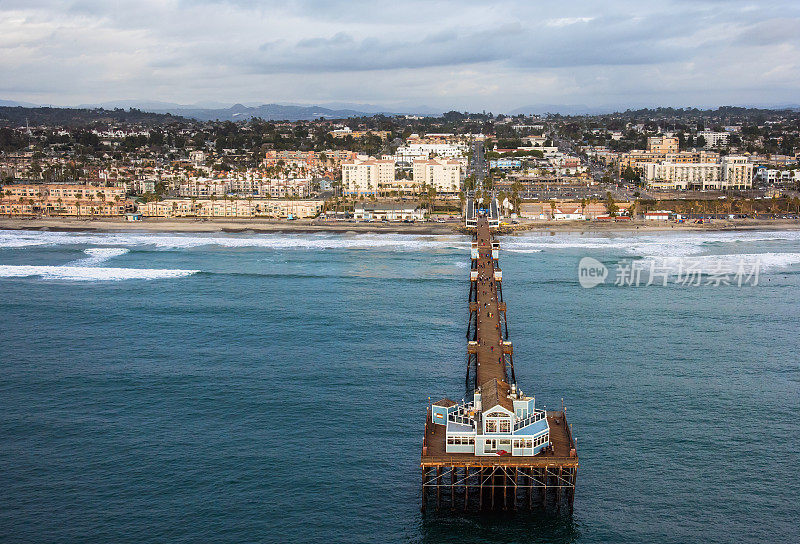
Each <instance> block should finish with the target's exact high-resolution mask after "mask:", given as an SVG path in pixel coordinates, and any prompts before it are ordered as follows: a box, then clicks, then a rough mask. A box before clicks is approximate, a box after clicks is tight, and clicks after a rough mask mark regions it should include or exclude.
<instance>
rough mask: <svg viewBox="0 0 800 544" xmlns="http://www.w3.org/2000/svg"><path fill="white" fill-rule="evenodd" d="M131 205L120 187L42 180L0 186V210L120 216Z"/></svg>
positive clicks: (30, 213)
mask: <svg viewBox="0 0 800 544" xmlns="http://www.w3.org/2000/svg"><path fill="white" fill-rule="evenodd" d="M132 209H133V203H132V202H130V201H128V200H126V199H125V189H124V188H122V187H97V186H94V185H80V184H65V183H42V184H20V185H3V186H2V187H0V214H3V215H65V216H84V215H85V216H121V215H124V214H125V212H126V211H130V210H132Z"/></svg>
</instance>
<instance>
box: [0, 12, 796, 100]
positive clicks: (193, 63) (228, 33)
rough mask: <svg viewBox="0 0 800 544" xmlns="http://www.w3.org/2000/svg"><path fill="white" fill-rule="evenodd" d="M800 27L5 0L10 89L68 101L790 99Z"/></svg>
mask: <svg viewBox="0 0 800 544" xmlns="http://www.w3.org/2000/svg"><path fill="white" fill-rule="evenodd" d="M798 30H800V5H798V3H797V2H795V1H793V0H782V1H777V0H776V1H772V0H759V2H757V3H756V2H754V1H753V2H748V1H740V0H692V1H689V0H664V1H663V2H659V3H657V4H656V5H645V4H644V3H642V2H635V1H633V0H609V1H608V2H604V3H598V2H595V1H589V0H583V1H567V2H561V3H552V2H544V1H542V0H527V1H526V0H505V1H501V2H493V3H487V2H485V1H477V0H459V1H455V0H452V1H424V2H423V1H419V0H408V1H407V2H402V3H400V2H396V1H392V2H385V1H374V0H373V1H366V0H351V1H343V0H328V1H323V0H288V1H281V2H273V1H267V2H259V1H256V0H168V1H161V0H139V1H136V2H133V1H118V2H107V1H105V0H102V1H101V0H75V1H72V2H61V1H55V0H43V1H36V0H33V1H31V0H24V1H23V0H5V1H4V2H3V3H2V5H0V73H3V75H4V77H3V78H2V79H3V80H4V81H3V82H2V83H0V91H2V93H4V96H2V98H11V99H18V100H27V101H33V102H37V101H38V102H43V101H44V102H49V103H61V104H70V103H79V102H92V101H102V100H113V99H121V98H137V99H157V100H165V101H175V102H195V101H200V100H222V101H228V102H236V101H243V102H244V101H260V102H270V101H284V102H326V101H349V102H357V101H364V102H371V103H383V104H387V105H392V104H403V103H405V104H430V105H434V106H439V107H454V108H459V109H462V108H472V109H484V108H487V109H495V110H497V109H503V108H506V109H510V108H513V107H516V106H519V105H522V104H528V103H536V102H546V103H553V102H568V103H586V104H606V103H620V102H621V101H627V100H632V98H631V97H634V98H635V99H636V100H637V101H638V102H640V103H644V102H646V103H669V104H679V103H676V102H675V100H680V101H682V103H686V104H693V103H700V102H702V103H705V104H708V103H709V101H711V102H719V103H722V102H728V103H744V102H750V103H753V102H764V103H766V102H775V101H777V102H781V101H784V102H785V101H792V100H794V101H796V99H795V98H794V97H795V96H797V95H798V94H797V91H798V88H799V87H800V61H799V60H798V59H800V39H798V36H800V32H798ZM754 81H755V82H758V84H757V85H754V84H753V82H754Z"/></svg>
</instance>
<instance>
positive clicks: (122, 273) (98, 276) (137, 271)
mask: <svg viewBox="0 0 800 544" xmlns="http://www.w3.org/2000/svg"><path fill="white" fill-rule="evenodd" d="M129 251H130V250H129V249H126V248H122V247H90V248H88V249H85V250H84V251H83V252H84V253H85V254H86V257H83V258H81V259H78V260H76V261H73V262H71V263H68V264H65V265H0V278H28V277H40V278H42V279H45V280H69V281H121V280H156V279H166V278H180V277H184V276H190V275H192V274H195V273H197V272H199V271H198V270H170V269H157V268H117V267H101V266H97V265H99V264H102V263H104V262H105V261H107V260H109V259H112V258H114V257H119V256H120V255H125V254H126V253H128V252H129Z"/></svg>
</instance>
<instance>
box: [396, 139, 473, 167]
mask: <svg viewBox="0 0 800 544" xmlns="http://www.w3.org/2000/svg"><path fill="white" fill-rule="evenodd" d="M466 151H467V147H466V145H465V144H461V143H436V142H418V143H417V142H415V143H408V144H406V145H403V146H400V147H398V148H397V152H396V153H395V156H396V157H397V160H398V161H405V162H413V161H414V160H415V159H428V158H430V157H432V156H436V157H445V158H450V159H455V158H459V157H462V156H464V154H465V153H466Z"/></svg>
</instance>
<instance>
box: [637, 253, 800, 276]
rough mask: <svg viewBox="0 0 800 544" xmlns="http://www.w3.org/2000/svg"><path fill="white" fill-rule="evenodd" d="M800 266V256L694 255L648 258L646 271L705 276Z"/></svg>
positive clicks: (750, 254)
mask: <svg viewBox="0 0 800 544" xmlns="http://www.w3.org/2000/svg"><path fill="white" fill-rule="evenodd" d="M797 264H800V253H739V254H732V255H693V256H688V257H663V256H648V257H645V258H644V259H642V265H643V267H644V269H646V270H647V269H649V268H651V267H653V268H655V269H658V270H659V271H661V272H665V273H668V274H672V275H677V274H681V273H685V272H686V270H687V268H691V269H692V270H696V271H698V272H701V273H703V274H736V273H737V272H749V271H753V270H755V268H758V269H759V270H760V271H761V272H765V271H771V270H780V269H786V268H789V267H792V266H794V265H797Z"/></svg>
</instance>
